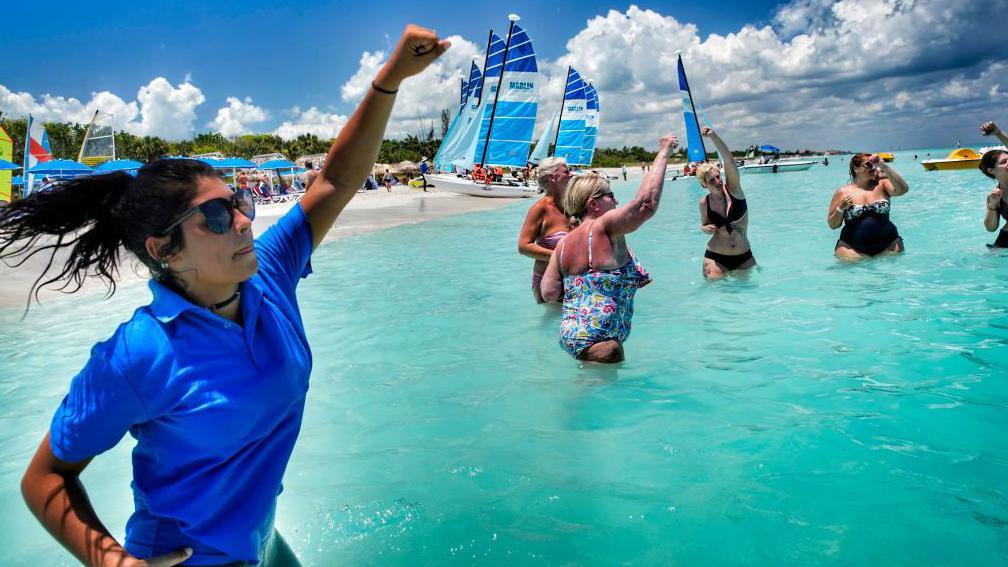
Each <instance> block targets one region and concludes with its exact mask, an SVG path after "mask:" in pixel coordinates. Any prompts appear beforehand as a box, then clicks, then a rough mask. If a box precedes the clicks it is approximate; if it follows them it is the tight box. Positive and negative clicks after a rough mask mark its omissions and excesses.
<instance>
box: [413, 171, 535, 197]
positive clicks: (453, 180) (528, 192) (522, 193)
mask: <svg viewBox="0 0 1008 567" xmlns="http://www.w3.org/2000/svg"><path fill="white" fill-rule="evenodd" d="M427 184H428V185H433V186H434V187H435V188H437V189H439V190H441V191H448V192H451V193H460V194H462V195H472V196H473V197H488V198H494V199H522V198H524V197H535V196H536V195H538V194H539V187H538V186H536V185H530V186H528V187H526V186H524V185H504V184H500V183H477V182H475V181H473V180H471V179H465V178H462V177H456V176H454V175H428V176H427Z"/></svg>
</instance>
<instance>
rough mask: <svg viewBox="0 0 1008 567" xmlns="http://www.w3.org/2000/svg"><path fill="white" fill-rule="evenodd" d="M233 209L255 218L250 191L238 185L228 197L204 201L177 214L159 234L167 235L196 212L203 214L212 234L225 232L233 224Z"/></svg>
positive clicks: (249, 217) (253, 203) (253, 201)
mask: <svg viewBox="0 0 1008 567" xmlns="http://www.w3.org/2000/svg"><path fill="white" fill-rule="evenodd" d="M235 209H238V211H239V212H241V214H243V215H245V216H246V217H248V219H249V220H253V219H255V200H254V198H253V197H252V191H250V190H249V189H245V188H241V187H239V188H238V190H237V191H235V192H234V194H233V195H231V197H230V198H227V199H225V198H223V197H221V198H217V199H210V200H209V201H204V202H202V203H200V204H198V205H196V206H195V207H193V208H191V209H189V210H188V211H186V212H184V213H182V214H181V215H179V217H178V218H177V219H175V221H174V222H172V223H171V224H170V225H168V228H166V229H164V230H163V231H161V236H167V235H168V233H169V232H171V230H172V229H173V228H175V227H176V226H178V225H180V224H182V223H183V222H185V220H186V219H187V218H189V217H191V216H193V215H195V214H196V213H197V212H198V213H200V214H201V215H203V219H204V220H205V221H206V223H207V228H209V229H210V232H212V233H214V234H226V233H227V232H228V231H230V230H231V227H232V226H233V225H234V211H235Z"/></svg>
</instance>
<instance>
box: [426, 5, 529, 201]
mask: <svg viewBox="0 0 1008 567" xmlns="http://www.w3.org/2000/svg"><path fill="white" fill-rule="evenodd" d="M508 19H509V20H510V25H509V27H508V33H507V38H506V39H501V38H500V37H499V36H498V35H496V34H494V33H493V31H491V32H490V37H489V38H488V39H487V51H486V56H485V59H484V64H483V73H482V78H481V79H480V80H478V81H477V82H478V83H479V89H478V91H479V92H470V95H469V100H468V102H467V104H465V105H463V108H461V109H460V112H459V115H458V117H457V119H456V120H455V121H454V123H453V124H452V126H450V127H449V131H448V133H447V134H446V135H445V139H444V140H443V141H442V143H441V148H440V149H439V150H438V153H437V155H436V156H435V160H434V162H435V167H437V168H438V169H441V170H448V171H455V170H456V169H462V170H471V169H473V167H474V165H475V164H481V165H482V166H484V167H496V166H500V167H525V166H526V164H527V162H528V158H529V149H530V147H531V145H532V129H533V128H534V126H535V120H536V110H537V107H538V104H537V102H536V97H537V92H538V78H539V69H538V66H537V65H536V58H535V50H534V49H533V48H532V40H531V39H529V36H528V34H527V33H526V32H525V30H524V29H522V28H521V26H519V25H518V24H517V22H518V20H519V19H520V18H519V17H518V16H516V15H514V14H512V15H510V16H509V17H508ZM470 77H472V74H471V75H470ZM472 82H473V80H472V78H470V85H471V84H472ZM484 87H486V88H484ZM474 98H475V100H474ZM427 179H428V183H430V184H432V185H433V186H435V187H437V188H438V189H441V190H444V191H451V192H454V193H462V194H465V195H474V196H478V197H504V198H518V197H531V196H533V195H536V194H538V191H539V190H538V187H536V186H534V185H531V186H528V185H525V184H523V183H519V182H510V183H509V182H492V181H489V180H486V179H480V180H473V179H468V178H464V177H459V176H456V175H453V174H434V175H428V176H427ZM526 183H527V181H526Z"/></svg>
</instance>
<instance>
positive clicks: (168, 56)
mask: <svg viewBox="0 0 1008 567" xmlns="http://www.w3.org/2000/svg"><path fill="white" fill-rule="evenodd" d="M45 6H46V9H45V10H39V9H38V8H37V7H36V5H35V4H31V3H25V2H17V3H13V4H12V5H11V6H7V7H6V8H5V16H6V17H5V20H6V21H7V22H8V23H9V25H8V26H5V28H6V29H5V34H6V35H4V36H3V37H0V53H3V54H5V57H4V59H5V60H2V64H0V111H2V112H4V114H5V115H9V116H12V117H16V116H24V115H27V114H28V113H32V114H33V115H34V116H36V117H38V118H41V119H43V120H49V121H76V122H87V121H88V120H90V118H91V116H92V115H93V114H94V111H95V109H97V108H101V110H103V111H106V112H111V113H113V114H114V116H115V118H114V121H115V125H116V127H117V128H118V129H122V130H126V131H129V132H132V133H134V134H138V135H156V136H161V137H164V138H168V139H182V138H188V137H191V136H192V135H193V134H194V133H198V132H208V131H217V132H221V133H223V134H224V135H226V136H236V135H240V134H245V133H274V134H277V135H279V136H282V137H284V138H292V137H296V136H297V135H299V134H303V133H313V134H316V135H319V136H321V137H332V136H335V135H336V134H337V133H338V132H339V130H340V129H341V128H342V126H343V125H344V124H345V122H346V120H347V118H348V116H349V114H350V113H352V112H353V109H354V107H355V106H356V104H357V103H358V102H359V101H360V99H361V97H362V96H363V95H364V93H365V92H366V90H367V88H368V85H369V84H370V81H371V79H372V78H373V77H374V75H375V73H376V72H377V70H378V69H379V68H380V66H381V65H382V63H383V62H384V61H385V60H386V59H387V56H388V53H389V51H390V49H391V47H392V46H393V45H394V44H395V41H396V40H397V38H398V36H399V34H400V33H401V31H402V29H403V27H404V26H405V25H406V24H407V23H416V24H420V25H424V26H426V27H430V28H433V29H435V30H436V31H437V32H438V34H439V35H440V36H442V37H445V38H449V39H451V40H452V42H453V47H452V48H451V49H450V50H449V51H448V52H447V53H446V54H445V55H444V56H443V57H442V58H441V59H440V60H439V61H438V62H436V63H435V64H433V65H432V66H431V67H430V68H429V69H427V70H426V71H425V72H424V73H423V74H421V75H419V76H417V77H414V78H412V79H409V80H408V81H407V82H405V83H404V84H403V86H402V88H401V90H400V94H399V96H398V100H397V103H396V108H395V110H394V112H393V116H392V120H391V122H390V124H389V128H388V132H387V136H388V137H401V136H404V135H406V134H416V133H419V132H420V131H421V130H422V125H423V124H425V123H427V124H429V123H431V122H432V121H436V122H437V123H439V118H438V117H439V115H440V111H441V109H442V108H447V107H451V106H453V105H454V104H455V103H456V101H457V97H458V85H459V77H460V76H461V75H462V74H463V73H465V74H466V75H467V74H468V68H469V62H470V61H471V60H474V59H475V60H477V62H478V64H482V59H483V54H482V50H483V49H484V47H485V45H486V37H487V32H488V31H489V29H491V28H493V29H494V30H496V31H498V33H501V34H503V33H504V32H506V30H507V24H508V21H507V15H508V14H509V13H516V14H518V15H520V16H521V18H522V20H521V23H522V25H523V26H524V27H525V29H526V31H527V32H528V34H529V36H530V37H531V38H532V41H533V45H534V47H535V50H536V54H537V58H538V62H539V68H540V73H541V74H542V77H541V80H540V88H539V102H540V109H539V116H540V124H539V126H538V128H543V127H545V122H546V121H547V120H548V118H549V116H550V115H551V114H552V112H553V110H554V108H555V107H557V106H558V105H559V103H560V98H561V96H562V93H561V85H562V83H563V81H564V78H565V73H566V69H567V66H568V65H573V66H574V67H575V68H576V69H578V70H579V71H580V73H581V74H582V75H583V76H585V77H586V78H587V79H588V80H590V81H591V82H592V83H593V84H594V85H595V86H596V88H597V89H598V91H599V97H600V105H601V116H600V126H599V145H600V146H617V147H619V146H623V145H642V146H645V147H648V148H654V147H656V146H657V140H658V138H659V137H660V136H661V135H662V134H663V133H665V132H669V131H671V132H675V133H677V134H679V135H680V136H682V134H683V130H684V128H683V120H682V113H681V102H680V101H681V99H680V96H679V92H678V83H677V80H676V67H675V61H676V55H675V52H676V51H677V50H682V53H683V59H684V62H685V66H686V69H687V73H688V74H689V80H690V86H691V87H692V89H693V97H694V100H695V101H698V102H700V103H701V104H702V105H703V107H704V109H705V111H706V114H707V115H708V117H709V118H710V120H711V122H712V123H713V125H714V127H715V128H716V129H717V130H718V131H719V132H720V133H721V135H722V137H723V138H725V140H726V141H728V143H729V145H730V146H732V147H733V148H745V147H746V146H748V145H750V144H767V143H769V144H774V145H777V146H782V147H785V148H799V147H808V148H815V149H826V148H845V149H854V150H868V151H892V150H897V149H899V148H904V149H910V148H931V147H948V146H952V145H954V144H955V142H956V141H957V140H961V141H962V143H963V144H964V145H969V144H974V145H980V144H984V143H989V140H988V139H985V138H981V136H980V135H979V131H978V126H979V124H980V123H981V122H983V121H986V120H995V121H999V122H1000V123H1001V124H1002V125H1003V126H1005V127H1008V50H1006V49H1005V47H1004V45H1005V39H1006V38H1008V0H987V1H985V2H970V3H963V2H960V1H955V0H840V1H830V0H791V1H788V2H759V1H753V0H749V1H737V0H725V1H722V2H702V3H701V2H694V3H683V2H636V3H633V4H614V3H612V2H599V1H594V0H582V1H579V2H573V1H568V0H559V1H554V2H542V1H541V0H539V1H536V2H529V1H523V0H516V1H510V2H507V3H502V2H484V3H476V2H422V3H418V2H403V1H400V0H389V1H385V0H379V1H372V2H362V1H353V2H344V1H321V0H313V1H304V2H297V1H291V2H285V3H278V2H275V1H271V2H266V1H261V0H243V1H241V2H237V1H230V0H223V1H218V2H205V1H202V0H201V1H199V2H195V1H190V0H181V1H177V2H173V3H169V4H155V3H146V2H135V1H130V2H100V3H82V2H59V1H56V2H46V3H45ZM15 22H16V23H17V25H12V24H13V23H15ZM538 128H537V135H538Z"/></svg>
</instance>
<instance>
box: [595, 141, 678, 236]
mask: <svg viewBox="0 0 1008 567" xmlns="http://www.w3.org/2000/svg"><path fill="white" fill-rule="evenodd" d="M678 145H679V139H678V138H676V137H675V136H674V135H672V134H667V135H665V136H663V137H662V139H661V140H659V142H658V154H657V155H655V159H654V163H652V164H651V169H650V171H648V172H647V174H645V175H644V180H643V181H641V185H640V189H638V190H637V194H636V195H634V198H633V199H631V200H630V202H629V203H627V204H626V206H623V207H619V208H618V209H613V210H612V211H609V212H607V213H605V214H604V215H602V216H601V217H600V218H599V220H598V222H599V227H600V228H602V229H603V230H605V231H606V234H608V235H609V236H618V235H620V234H627V233H630V232H633V231H635V230H637V229H638V228H640V226H641V225H642V224H644V222H645V221H647V220H648V219H650V218H651V217H653V216H654V214H655V211H656V210H658V203H659V202H660V201H661V194H662V189H663V188H664V187H665V169H666V167H667V166H668V156H669V154H670V153H671V152H672V150H674V149H675V148H676V147H677V146H678Z"/></svg>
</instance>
